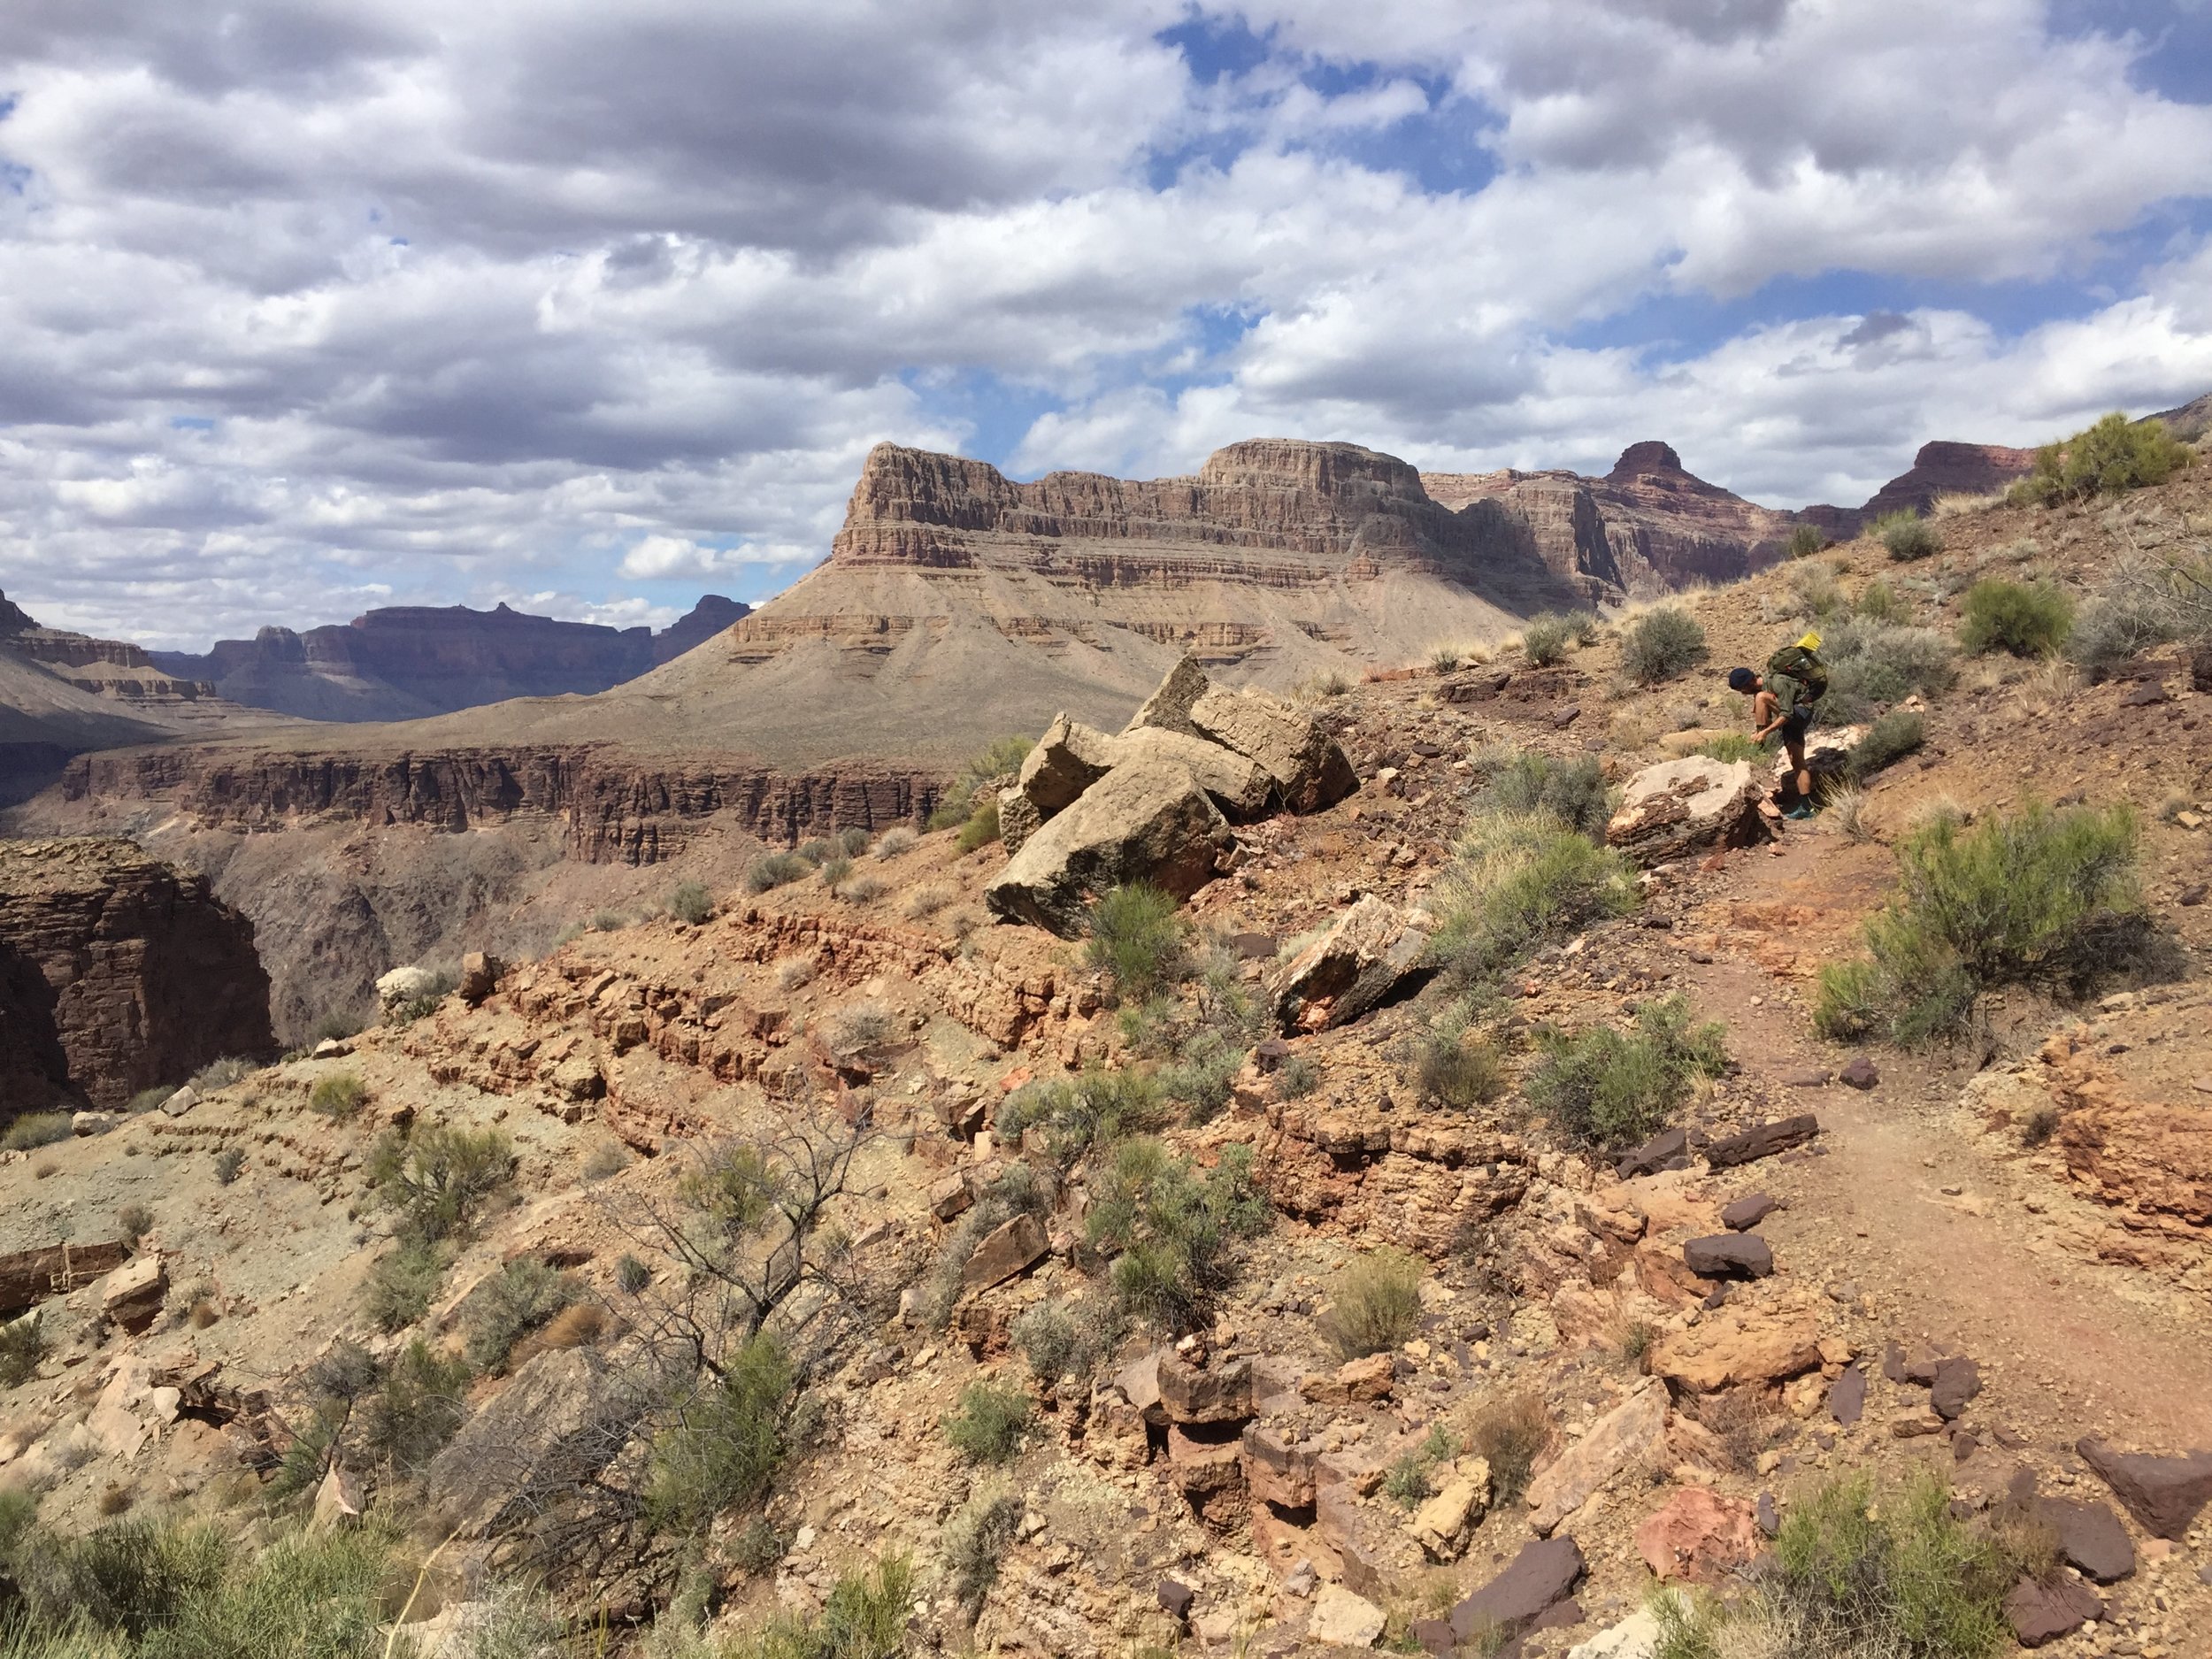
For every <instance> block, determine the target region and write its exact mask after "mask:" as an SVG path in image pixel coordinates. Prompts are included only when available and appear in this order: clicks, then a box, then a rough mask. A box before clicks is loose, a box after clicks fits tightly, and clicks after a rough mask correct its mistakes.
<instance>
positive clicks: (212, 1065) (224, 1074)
mask: <svg viewBox="0 0 2212 1659" xmlns="http://www.w3.org/2000/svg"><path fill="white" fill-rule="evenodd" d="M259 1070H260V1067H258V1066H257V1065H256V1064H254V1063H253V1062H252V1061H250V1060H249V1059H247V1058H246V1056H243V1055H240V1054H232V1055H225V1056H223V1057H222V1058H221V1059H219V1060H210V1061H209V1062H208V1063H207V1064H205V1065H204V1066H202V1067H201V1068H200V1069H199V1070H198V1071H195V1072H194V1073H193V1074H192V1075H191V1077H190V1079H188V1081H189V1083H190V1085H191V1087H192V1090H193V1092H194V1093H195V1094H213V1093H214V1092H215V1091H216V1090H217V1089H219V1088H228V1087H230V1086H231V1085H232V1084H234V1083H242V1082H243V1081H244V1080H245V1079H248V1078H250V1077H251V1076H252V1075H253V1074H254V1073H255V1072H256V1071H259Z"/></svg>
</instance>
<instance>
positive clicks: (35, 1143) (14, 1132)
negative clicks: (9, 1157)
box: [0, 1112, 70, 1152]
mask: <svg viewBox="0 0 2212 1659" xmlns="http://www.w3.org/2000/svg"><path fill="white" fill-rule="evenodd" d="M69 1135H70V1120H69V1114H68V1113H67V1112H25V1113H24V1114H23V1115H22V1116H21V1117H19V1118H17V1119H16V1120H15V1121H14V1122H13V1123H12V1124H10V1125H8V1130H7V1133H5V1134H4V1135H0V1148H4V1149H5V1150H7V1151H10V1152H29V1151H32V1150H33V1149H35V1148H38V1147H50V1146H52V1145H53V1144H54V1142H56V1141H66V1140H68V1139H69Z"/></svg>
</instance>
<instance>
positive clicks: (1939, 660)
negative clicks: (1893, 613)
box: [1820, 617, 1958, 723]
mask: <svg viewBox="0 0 2212 1659" xmlns="http://www.w3.org/2000/svg"><path fill="white" fill-rule="evenodd" d="M1820 655H1821V659H1822V660H1823V661H1824V662H1825V663H1826V664H1828V695H1826V696H1824V697H1823V698H1822V699H1821V700H1820V712H1821V718H1822V719H1824V720H1825V721H1828V722H1830V723H1836V722H1846V721H1852V720H1863V719H1865V718H1867V717H1868V716H1870V715H1871V714H1872V713H1873V712H1874V710H1876V709H1877V708H1880V707H1885V706H1886V705H1888V704H1890V703H1901V702H1903V701H1904V700H1905V699H1906V698H1907V697H1909V696H1911V695H1913V694H1914V693H1916V692H1918V693H1921V694H1922V695H1926V694H1929V693H1932V692H1937V691H1940V690H1942V689H1943V688H1944V687H1947V686H1948V685H1950V684H1951V682H1952V681H1953V680H1955V679H1956V678H1957V672H1958V671H1957V665H1956V664H1955V660H1954V657H1953V653H1952V649H1951V642H1950V641H1948V640H1947V639H1945V638H1944V637H1943V635H1942V634H1939V633H1937V632H1936V631H1935V630H1934V629H1933V628H1916V627H1901V626H1895V625H1893V624H1891V623H1886V622H1878V621H1875V620H1873V619H1872V618H1863V617H1851V618H1845V619H1844V620H1842V621H1839V622H1838V623H1836V624H1834V625H1833V626H1832V627H1830V628H1829V629H1828V630H1827V633H1826V634H1825V636H1824V638H1823V640H1822V642H1821V648H1820Z"/></svg>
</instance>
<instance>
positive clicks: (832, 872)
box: [821, 853, 853, 892]
mask: <svg viewBox="0 0 2212 1659" xmlns="http://www.w3.org/2000/svg"><path fill="white" fill-rule="evenodd" d="M821 869H822V885H823V886H824V887H827V888H829V889H830V890H831V891H832V892H835V891H836V890H837V889H838V888H839V887H842V886H844V885H845V883H846V882H848V881H849V880H851V879H852V873H853V861H852V860H851V859H850V858H849V857H847V856H845V855H844V854H843V853H833V854H832V855H831V856H829V857H827V858H825V859H824V860H822V865H821Z"/></svg>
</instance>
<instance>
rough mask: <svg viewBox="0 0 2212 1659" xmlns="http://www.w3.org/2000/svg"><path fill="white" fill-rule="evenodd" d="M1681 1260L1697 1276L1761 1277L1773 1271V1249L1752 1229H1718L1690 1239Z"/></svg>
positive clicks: (1714, 1277)
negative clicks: (1732, 1230) (1728, 1230)
mask: <svg viewBox="0 0 2212 1659" xmlns="http://www.w3.org/2000/svg"><path fill="white" fill-rule="evenodd" d="M1682 1260H1683V1262H1684V1263H1685V1264H1686V1265H1687V1266H1688V1268H1689V1270H1690V1271H1692V1272H1693V1273H1695V1274H1696V1275H1697V1276H1698V1277H1699V1278H1700V1279H1764V1278H1766V1277H1767V1276H1768V1275H1770V1273H1772V1272H1773V1271H1774V1251H1773V1250H1772V1249H1771V1248H1770V1247H1769V1246H1768V1244H1767V1241H1766V1240H1764V1239H1763V1238H1761V1237H1760V1236H1759V1235H1758V1234H1757V1233H1715V1234H1714V1235H1713V1236H1712V1237H1711V1238H1709V1239H1692V1240H1689V1241H1688V1242H1687V1243H1686V1244H1685V1245H1684V1246H1683V1247H1682Z"/></svg>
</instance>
